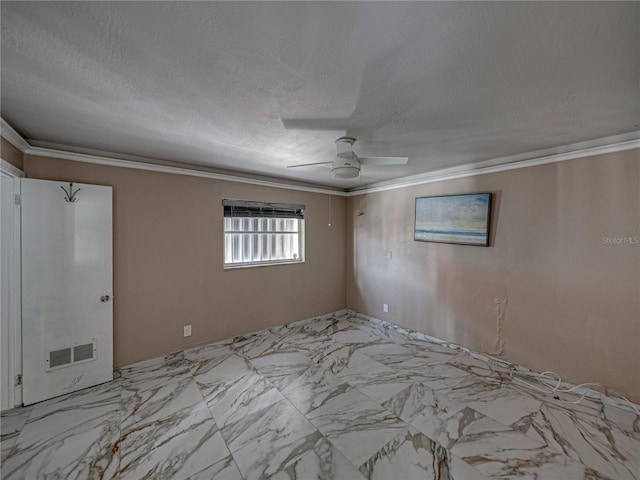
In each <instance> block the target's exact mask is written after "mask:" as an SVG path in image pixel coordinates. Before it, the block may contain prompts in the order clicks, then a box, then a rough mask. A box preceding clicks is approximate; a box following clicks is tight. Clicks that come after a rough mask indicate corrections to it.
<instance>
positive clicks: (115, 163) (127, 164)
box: [25, 146, 347, 197]
mask: <svg viewBox="0 0 640 480" xmlns="http://www.w3.org/2000/svg"><path fill="white" fill-rule="evenodd" d="M25 153H26V154H28V155H37V156H41V157H48V158H60V159H63V160H71V161H74V162H84V163H92V164H95V165H106V166H110V167H120V168H133V169H137V170H147V171H152V172H160V173H170V174H174V175H187V176H191V177H200V178H210V179H214V180H224V181H227V182H236V183H248V184H251V185H259V186H262V187H273V188H282V189H286V190H297V191H302V192H310V193H322V194H326V195H336V196H341V197H344V196H346V195H347V192H344V191H338V190H330V189H328V188H322V187H308V186H303V185H296V184H290V183H284V182H278V181H272V180H262V179H257V178H252V177H240V176H236V175H230V174H224V173H217V172H210V171H206V170H204V169H196V168H195V167H194V168H185V167H174V166H171V165H161V164H156V163H147V162H141V161H132V160H122V159H119V158H112V157H105V156H100V155H89V154H86V153H76V152H68V151H62V150H56V149H51V148H43V147H31V146H30V147H29V148H28V149H27V150H26V151H25Z"/></svg>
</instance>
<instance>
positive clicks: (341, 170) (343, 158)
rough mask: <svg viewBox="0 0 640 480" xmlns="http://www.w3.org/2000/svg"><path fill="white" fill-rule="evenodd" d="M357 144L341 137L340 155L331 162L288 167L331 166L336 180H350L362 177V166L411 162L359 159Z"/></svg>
mask: <svg viewBox="0 0 640 480" xmlns="http://www.w3.org/2000/svg"><path fill="white" fill-rule="evenodd" d="M355 142H356V139H355V138H352V137H340V138H339V139H337V140H336V147H337V150H338V153H337V155H336V158H335V159H334V160H332V161H329V162H315V163H303V164H301V165H289V166H287V168H298V167H309V166H311V165H324V164H331V176H333V177H335V178H341V179H349V178H356V177H357V176H358V175H360V166H361V165H405V164H406V163H407V162H408V161H409V158H408V157H359V156H358V155H356V154H355V152H354V151H353V144H354V143H355Z"/></svg>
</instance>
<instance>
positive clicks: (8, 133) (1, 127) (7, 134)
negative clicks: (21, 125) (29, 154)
mask: <svg viewBox="0 0 640 480" xmlns="http://www.w3.org/2000/svg"><path fill="white" fill-rule="evenodd" d="M0 135H2V138H4V139H5V140H6V141H7V142H9V143H10V144H11V145H13V146H14V147H16V148H17V149H18V150H20V151H21V152H22V153H24V152H25V151H26V150H27V148H29V147H30V146H31V145H29V143H28V142H27V141H26V140H25V139H24V138H22V136H21V135H20V134H19V133H18V132H16V131H15V130H14V129H13V127H12V126H11V125H9V124H8V123H7V122H6V120H5V119H4V118H2V117H0Z"/></svg>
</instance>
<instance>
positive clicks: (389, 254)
mask: <svg viewBox="0 0 640 480" xmlns="http://www.w3.org/2000/svg"><path fill="white" fill-rule="evenodd" d="M392 258H393V252H392V251H391V250H389V251H388V252H387V260H391V259H392Z"/></svg>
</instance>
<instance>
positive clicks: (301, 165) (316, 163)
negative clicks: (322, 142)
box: [287, 162, 333, 168]
mask: <svg viewBox="0 0 640 480" xmlns="http://www.w3.org/2000/svg"><path fill="white" fill-rule="evenodd" d="M329 163H333V162H315V163H301V164H300V165H287V168H296V167H310V166H311V165H326V164H329Z"/></svg>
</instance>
